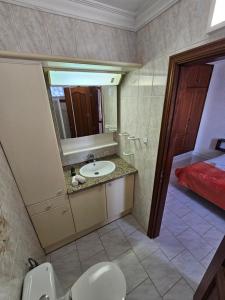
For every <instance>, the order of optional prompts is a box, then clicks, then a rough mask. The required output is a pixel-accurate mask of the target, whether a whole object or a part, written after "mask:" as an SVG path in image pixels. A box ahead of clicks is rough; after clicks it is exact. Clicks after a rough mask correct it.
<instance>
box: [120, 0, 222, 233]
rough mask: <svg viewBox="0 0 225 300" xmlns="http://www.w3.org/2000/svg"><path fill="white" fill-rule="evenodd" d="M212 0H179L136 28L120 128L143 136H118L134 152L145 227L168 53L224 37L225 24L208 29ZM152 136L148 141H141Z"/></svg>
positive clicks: (138, 202)
mask: <svg viewBox="0 0 225 300" xmlns="http://www.w3.org/2000/svg"><path fill="white" fill-rule="evenodd" d="M211 2H212V1H211V0H198V1H196V0H188V1H187V0H181V1H179V2H177V4H175V5H174V6H172V7H171V8H169V9H168V10H167V11H165V12H164V13H163V14H161V15H160V16H159V17H157V18H156V19H154V20H153V21H152V22H150V23H149V24H147V25H146V26H145V27H144V28H142V29H141V30H139V31H138V34H137V52H138V60H139V61H140V62H142V63H143V64H144V66H143V68H142V69H141V70H138V71H135V72H133V73H131V74H129V75H128V76H127V77H126V79H125V80H124V82H123V84H122V87H121V101H120V130H121V131H127V132H129V133H130V134H131V135H136V136H137V137H140V142H136V143H133V142H128V141H127V139H126V138H124V137H120V141H121V143H120V150H119V153H120V155H121V156H122V153H123V151H132V152H133V153H134V156H131V157H124V156H122V157H123V158H125V159H126V160H127V161H128V162H130V163H132V164H133V165H135V167H136V168H137V169H138V175H137V177H136V181H135V204H134V215H135V216H136V218H137V219H138V221H139V222H141V224H142V225H143V226H144V227H145V229H147V226H148V220H149V213H150V207H151V201H152V190H153V183H154V175H155V165H156V158H157V151H158V141H159V135H160V126H161V118H162V110H163V104H164V94H165V89H166V78H167V70H168V61H169V56H170V55H172V54H175V53H178V52H182V51H184V50H187V49H190V48H193V47H196V46H198V45H201V44H206V43H208V42H210V41H213V40H217V39H219V38H224V37H225V29H221V30H218V31H216V32H213V33H211V34H207V32H206V31H207V22H208V16H209V10H210V4H211ZM143 137H148V145H145V144H144V143H143Z"/></svg>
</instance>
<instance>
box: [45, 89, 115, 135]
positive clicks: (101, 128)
mask: <svg viewBox="0 0 225 300" xmlns="http://www.w3.org/2000/svg"><path fill="white" fill-rule="evenodd" d="M51 96H52V102H53V107H54V112H55V116H56V120H57V125H58V128H59V134H60V138H61V139H68V138H76V137H82V136H88V135H94V134H101V133H107V132H116V131H117V86H71V87H63V86H61V87H59V86H57V87H53V86H52V87H51Z"/></svg>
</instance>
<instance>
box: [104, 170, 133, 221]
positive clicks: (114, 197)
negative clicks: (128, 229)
mask: <svg viewBox="0 0 225 300" xmlns="http://www.w3.org/2000/svg"><path fill="white" fill-rule="evenodd" d="M133 191H134V175H130V176H126V177H123V178H120V179H116V180H114V181H111V182H109V183H107V184H106V198H107V213H108V218H113V217H116V216H118V215H120V214H121V213H123V212H124V211H126V210H128V209H131V208H132V207H133Z"/></svg>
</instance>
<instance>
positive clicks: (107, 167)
mask: <svg viewBox="0 0 225 300" xmlns="http://www.w3.org/2000/svg"><path fill="white" fill-rule="evenodd" d="M115 169H116V166H115V164H114V163H113V162H111V161H104V160H102V161H96V162H93V163H89V164H87V165H85V166H83V167H82V168H81V169H80V175H82V176H84V177H100V176H104V175H108V174H110V173H112V172H113V171H114V170H115Z"/></svg>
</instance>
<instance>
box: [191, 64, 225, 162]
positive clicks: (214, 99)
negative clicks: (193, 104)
mask: <svg viewBox="0 0 225 300" xmlns="http://www.w3.org/2000/svg"><path fill="white" fill-rule="evenodd" d="M224 114H225V61H219V62H216V63H214V69H213V74H212V78H211V82H210V86H209V90H208V94H207V97H206V102H205V107H204V110H203V114H202V119H201V123H200V127H199V132H198V136H197V140H196V145H195V150H194V152H195V153H196V154H200V155H203V156H205V157H211V156H215V155H220V154H221V152H220V151H216V150H215V146H216V142H217V139H219V138H225V118H224Z"/></svg>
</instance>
